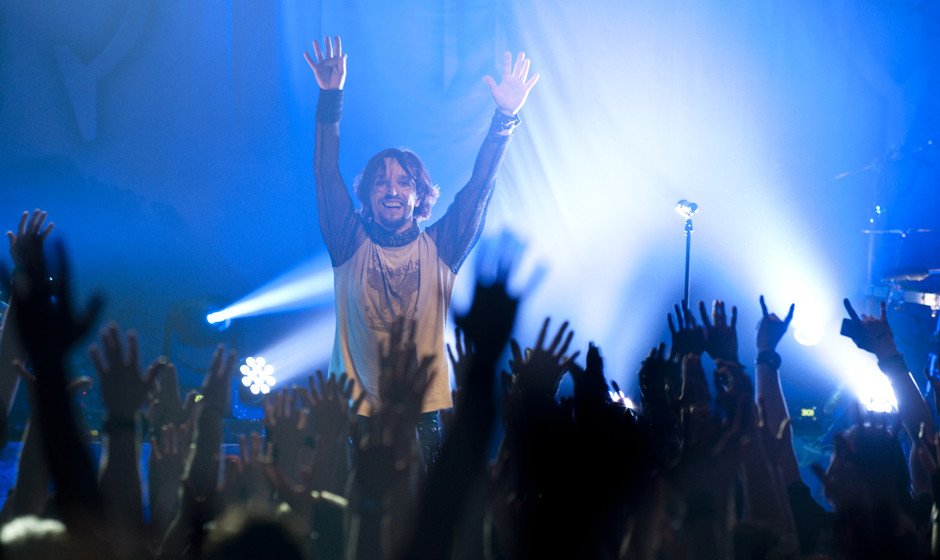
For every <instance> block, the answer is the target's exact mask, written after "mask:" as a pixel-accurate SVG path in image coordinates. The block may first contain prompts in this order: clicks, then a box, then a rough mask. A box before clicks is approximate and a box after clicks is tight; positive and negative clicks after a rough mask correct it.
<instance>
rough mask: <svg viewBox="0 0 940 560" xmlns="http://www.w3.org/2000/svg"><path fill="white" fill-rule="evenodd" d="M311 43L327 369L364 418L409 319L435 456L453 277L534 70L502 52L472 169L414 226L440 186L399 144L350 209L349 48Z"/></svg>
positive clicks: (372, 166)
mask: <svg viewBox="0 0 940 560" xmlns="http://www.w3.org/2000/svg"><path fill="white" fill-rule="evenodd" d="M313 51H314V55H313V56H311V55H310V54H309V53H306V52H305V53H304V57H305V58H306V59H307V63H308V64H309V65H310V68H312V69H313V73H314V75H315V76H316V80H317V84H318V85H319V86H320V96H319V101H318V104H317V113H316V121H317V125H316V144H315V150H314V151H315V153H314V178H315V180H316V193H317V208H318V216H319V220H320V233H321V234H322V235H323V240H324V242H325V244H326V248H327V250H328V251H329V254H330V259H331V261H332V265H333V286H334V292H335V298H336V301H335V305H336V338H335V340H334V344H333V355H332V357H331V360H330V373H331V374H332V375H339V374H340V373H341V372H346V373H348V374H349V375H350V377H352V378H354V379H355V380H356V382H357V383H356V389H355V391H356V393H355V394H359V393H360V392H362V391H365V393H366V400H365V403H364V404H363V406H362V408H360V411H359V413H360V414H361V415H364V416H368V415H370V412H371V411H372V410H373V409H375V408H376V407H379V406H381V395H379V394H378V387H379V382H378V376H379V371H380V368H379V352H380V348H382V345H384V344H386V343H387V342H388V340H389V333H390V330H391V328H392V326H393V324H394V323H395V322H396V321H397V320H400V319H402V318H403V319H404V320H405V321H406V322H407V323H409V324H410V323H412V322H413V323H414V324H415V329H416V330H415V343H416V346H417V352H418V356H419V357H425V356H429V355H433V356H434V361H433V363H432V365H431V368H430V370H429V371H432V372H436V373H435V375H434V378H433V381H432V384H431V386H430V387H429V389H428V391H427V394H426V395H425V399H424V405H423V412H424V414H423V416H422V421H421V422H420V423H419V426H418V433H419V438H420V439H421V440H422V441H421V447H422V450H423V452H424V453H425V460H426V461H433V459H434V457H433V455H434V454H435V453H436V452H435V449H436V448H437V447H439V444H440V439H441V438H442V432H441V429H440V420H439V418H440V415H439V411H440V410H441V409H445V408H449V407H451V406H452V402H451V386H450V376H449V374H448V366H447V360H446V353H445V348H444V330H445V325H446V321H447V313H448V307H449V305H450V298H451V292H452V290H453V286H454V280H455V277H456V275H457V272H458V270H459V269H460V265H461V263H463V261H464V259H465V258H466V257H467V254H468V253H469V252H470V250H471V249H472V248H473V245H474V243H476V241H477V239H478V237H479V236H480V232H481V231H482V229H483V219H484V216H485V214H486V208H487V204H488V203H489V200H490V196H491V195H492V192H493V187H494V182H495V179H496V172H497V170H498V168H499V165H500V162H501V161H502V159H503V155H504V154H505V152H506V146H507V145H508V144H509V140H510V138H511V135H512V131H513V129H514V128H515V127H516V126H518V125H519V117H518V112H519V109H521V108H522V105H523V104H524V103H525V100H526V97H527V96H528V95H529V91H531V89H532V87H533V86H534V85H535V83H536V82H537V81H538V78H539V75H538V74H533V75H532V76H531V77H530V76H529V75H528V74H529V60H528V59H526V57H525V54H524V53H519V55H518V56H517V57H516V60H515V64H513V61H512V55H511V54H510V53H508V52H507V53H506V55H505V62H504V68H503V75H502V80H501V82H500V83H499V84H497V83H496V81H495V80H494V79H493V78H491V77H490V76H486V77H484V81H485V82H486V84H487V85H489V88H490V93H491V94H492V96H493V100H494V101H495V102H496V111H495V114H494V115H493V120H492V124H491V125H490V128H489V132H488V133H487V135H486V138H485V139H484V141H483V146H482V147H481V148H480V152H479V154H478V155H477V159H476V163H475V165H474V167H473V174H472V175H471V177H470V181H469V182H468V183H467V184H466V185H465V186H464V187H463V188H462V189H461V190H460V192H458V193H457V195H456V197H455V198H454V202H453V204H452V205H451V206H450V207H449V208H448V209H447V212H446V213H445V214H444V215H443V216H442V217H441V218H440V219H439V220H438V221H436V222H435V223H433V224H432V225H430V226H428V227H427V228H426V229H424V230H422V229H420V228H419V227H418V221H420V220H423V219H426V218H428V217H429V216H430V215H431V207H432V206H433V205H434V203H435V201H436V200H437V197H438V192H439V191H438V188H437V186H435V185H433V184H432V183H431V179H430V176H429V174H428V172H427V170H426V169H425V167H424V164H423V163H422V162H421V160H420V159H418V157H417V156H416V155H415V154H414V153H412V152H410V151H408V150H399V149H394V148H390V149H387V150H383V151H381V152H379V153H378V154H376V155H375V156H373V157H372V158H371V159H370V160H369V162H368V163H367V164H366V166H365V168H364V169H363V171H362V173H361V174H360V176H359V178H358V179H357V180H356V182H355V184H354V188H355V194H356V198H357V199H358V202H359V204H358V206H359V209H358V210H357V208H356V207H357V204H356V202H355V201H354V199H353V198H352V197H351V196H350V194H349V191H348V189H347V187H346V183H345V182H344V181H343V178H342V176H341V175H340V172H339V121H340V117H341V115H342V101H343V85H344V82H345V80H346V54H345V53H343V50H342V45H341V42H340V38H339V37H338V36H337V37H333V38H330V37H327V38H326V39H324V45H323V49H321V48H320V45H319V43H318V42H316V41H314V43H313ZM422 118H426V115H425V116H423V117H422ZM429 454H430V455H432V457H429V456H428V455H429Z"/></svg>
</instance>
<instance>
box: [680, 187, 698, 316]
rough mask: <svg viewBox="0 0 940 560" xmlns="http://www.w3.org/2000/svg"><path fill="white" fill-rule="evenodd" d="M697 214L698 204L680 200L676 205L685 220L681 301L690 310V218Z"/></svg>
mask: <svg viewBox="0 0 940 560" xmlns="http://www.w3.org/2000/svg"><path fill="white" fill-rule="evenodd" d="M696 212H698V204H696V203H694V202H689V201H688V200H685V199H683V200H680V201H679V202H677V203H676V213H677V214H679V215H680V216H682V217H683V218H685V287H684V290H683V292H682V298H683V299H682V301H684V302H685V305H686V307H689V308H691V306H692V302H691V301H689V271H690V269H691V266H692V231H693V229H692V216H693V215H695V213H696Z"/></svg>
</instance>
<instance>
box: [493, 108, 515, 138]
mask: <svg viewBox="0 0 940 560" xmlns="http://www.w3.org/2000/svg"><path fill="white" fill-rule="evenodd" d="M520 122H521V120H520V119H519V115H507V114H506V113H504V112H502V111H500V110H499V109H496V112H495V113H494V114H493V132H497V133H499V132H506V131H507V130H512V129H514V128H516V127H517V126H519V123H520Z"/></svg>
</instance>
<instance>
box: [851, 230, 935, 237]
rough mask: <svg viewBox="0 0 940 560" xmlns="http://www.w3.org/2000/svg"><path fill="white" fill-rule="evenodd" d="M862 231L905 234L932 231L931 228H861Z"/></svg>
mask: <svg viewBox="0 0 940 560" xmlns="http://www.w3.org/2000/svg"><path fill="white" fill-rule="evenodd" d="M862 233H873V234H883V235H900V236H902V237H903V236H905V235H909V234H911V233H933V230H932V229H863V230H862Z"/></svg>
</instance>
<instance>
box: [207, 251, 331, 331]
mask: <svg viewBox="0 0 940 560" xmlns="http://www.w3.org/2000/svg"><path fill="white" fill-rule="evenodd" d="M311 269H312V270H311ZM332 297H333V271H332V268H330V267H324V266H322V265H317V264H315V263H312V264H308V265H306V266H304V267H300V268H298V269H295V270H293V271H290V272H288V273H286V274H284V275H282V276H281V277H279V278H277V279H275V280H273V281H271V282H269V283H268V284H267V285H265V286H262V287H261V288H258V289H257V290H255V291H254V292H252V293H250V294H248V295H247V296H245V297H243V298H241V299H239V300H238V301H236V302H235V303H233V304H232V305H229V306H228V307H226V308H224V309H221V310H219V311H216V312H214V313H210V314H208V315H207V316H206V321H208V322H209V323H210V324H214V323H219V322H222V321H228V320H231V319H238V318H243V317H255V316H258V315H265V314H268V313H274V312H278V311H293V310H297V309H306V308H310V307H315V306H318V305H322V304H324V303H326V302H328V301H330V300H331V299H332Z"/></svg>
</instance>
